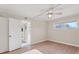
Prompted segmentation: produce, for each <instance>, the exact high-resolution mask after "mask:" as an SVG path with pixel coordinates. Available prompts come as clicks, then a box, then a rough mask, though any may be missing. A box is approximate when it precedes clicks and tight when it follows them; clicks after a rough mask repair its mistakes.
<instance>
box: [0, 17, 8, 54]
mask: <svg viewBox="0 0 79 59" xmlns="http://www.w3.org/2000/svg"><path fill="white" fill-rule="evenodd" d="M8 44H9V43H8V20H7V19H6V18H3V17H0V53H2V52H5V51H8V49H9V47H8Z"/></svg>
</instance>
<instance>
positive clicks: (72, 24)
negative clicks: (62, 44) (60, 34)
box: [55, 22, 78, 29]
mask: <svg viewBox="0 0 79 59" xmlns="http://www.w3.org/2000/svg"><path fill="white" fill-rule="evenodd" d="M55 28H59V29H63V28H67V29H68V28H78V25H77V22H67V23H60V24H55Z"/></svg>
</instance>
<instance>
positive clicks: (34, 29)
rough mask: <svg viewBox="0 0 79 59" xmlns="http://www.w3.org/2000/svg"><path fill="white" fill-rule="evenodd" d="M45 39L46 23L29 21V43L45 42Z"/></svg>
mask: <svg viewBox="0 0 79 59" xmlns="http://www.w3.org/2000/svg"><path fill="white" fill-rule="evenodd" d="M46 38H47V21H38V20H34V21H31V43H32V44H34V43H38V42H42V41H45V40H46Z"/></svg>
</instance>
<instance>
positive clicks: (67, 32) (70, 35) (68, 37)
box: [48, 17, 79, 46]
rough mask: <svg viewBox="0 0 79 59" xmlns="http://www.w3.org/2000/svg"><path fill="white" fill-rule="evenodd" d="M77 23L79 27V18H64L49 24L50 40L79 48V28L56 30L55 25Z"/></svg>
mask: <svg viewBox="0 0 79 59" xmlns="http://www.w3.org/2000/svg"><path fill="white" fill-rule="evenodd" d="M74 20H75V21H77V22H78V27H79V18H78V17H64V18H60V19H56V20H53V21H49V22H48V39H49V40H51V41H56V42H60V43H65V44H71V45H74V46H79V28H78V29H55V28H54V27H53V24H55V23H61V22H69V21H74Z"/></svg>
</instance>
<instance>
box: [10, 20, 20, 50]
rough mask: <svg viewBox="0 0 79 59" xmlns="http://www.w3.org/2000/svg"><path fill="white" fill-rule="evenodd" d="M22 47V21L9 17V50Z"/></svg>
mask: <svg viewBox="0 0 79 59" xmlns="http://www.w3.org/2000/svg"><path fill="white" fill-rule="evenodd" d="M20 47H21V21H20V20H17V19H14V18H9V51H12V50H15V49H18V48H20Z"/></svg>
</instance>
